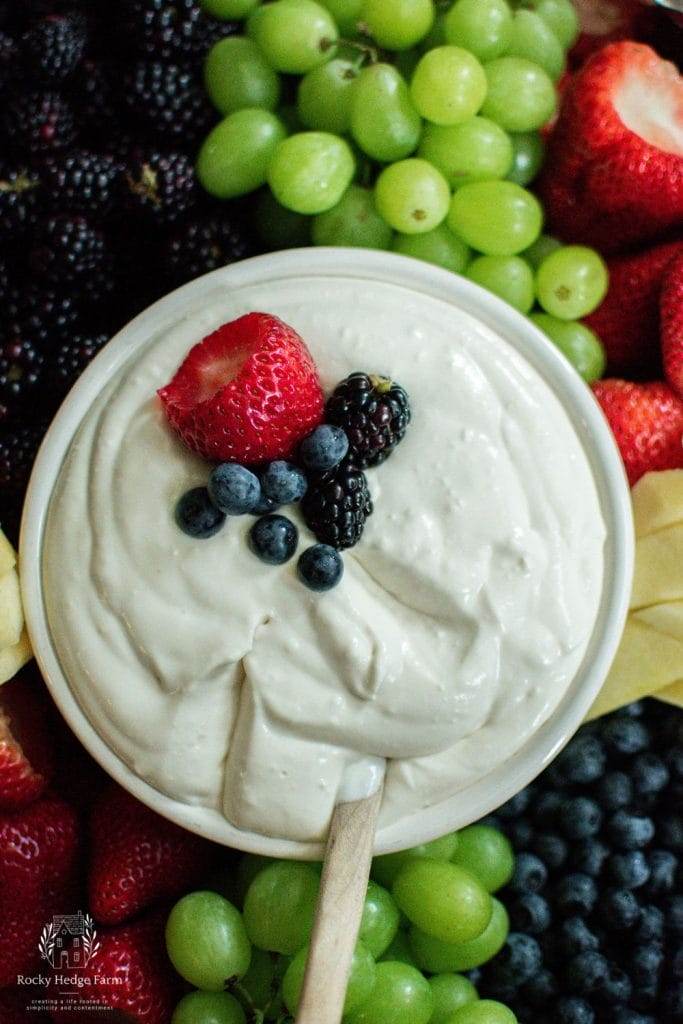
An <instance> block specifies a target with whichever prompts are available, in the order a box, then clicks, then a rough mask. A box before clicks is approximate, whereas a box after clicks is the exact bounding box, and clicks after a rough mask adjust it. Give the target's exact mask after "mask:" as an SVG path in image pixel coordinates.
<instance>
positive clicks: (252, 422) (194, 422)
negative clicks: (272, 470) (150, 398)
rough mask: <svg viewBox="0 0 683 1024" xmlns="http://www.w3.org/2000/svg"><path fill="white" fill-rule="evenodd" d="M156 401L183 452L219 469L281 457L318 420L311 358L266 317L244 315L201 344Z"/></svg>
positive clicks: (319, 399) (291, 334)
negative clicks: (225, 464) (223, 464)
mask: <svg viewBox="0 0 683 1024" xmlns="http://www.w3.org/2000/svg"><path fill="white" fill-rule="evenodd" d="M159 396H160V398H161V401H162V402H163V404H164V408H165V410H166V415H167V417H168V419H169V421H170V423H171V425H172V426H173V427H174V429H175V430H176V431H177V432H178V434H179V435H180V437H181V438H182V440H183V441H184V442H185V444H186V445H187V447H188V448H190V449H192V451H195V452H198V453H199V454H200V455H203V456H204V458H207V459H211V460H213V461H218V462H224V461H228V462H240V463H258V462H265V461H269V460H272V459H282V458H286V457H288V456H289V455H291V454H292V452H293V451H294V449H295V448H296V445H297V443H298V442H299V441H300V440H301V439H302V438H304V437H305V436H306V435H307V434H310V432H311V431H312V430H313V429H314V427H316V426H317V425H318V423H320V421H321V419H322V415H323V393H322V389H321V387H320V381H319V379H318V373H317V370H316V367H315V363H314V362H313V359H312V357H311V354H310V352H309V351H308V349H307V348H306V346H305V344H304V342H303V341H302V340H301V338H300V337H299V335H298V334H297V333H296V331H294V330H292V328H291V327H288V326H287V324H284V323H283V322H282V320H278V319H277V317H274V316H270V315H269V314H267V313H248V314H247V315H246V316H242V317H240V318H239V320H233V321H232V322H231V323H229V324H223V326H222V327H219V328H218V330H217V331H214V332H213V334H210V335H209V336H208V337H207V338H204V340H203V341H201V342H199V343H198V344H197V345H195V346H194V348H192V349H191V350H190V352H189V354H188V356H187V357H186V359H185V361H184V363H183V364H182V366H181V367H180V369H179V370H178V372H177V373H176V375H175V377H174V378H173V380H172V381H171V382H170V384H167V385H166V387H164V388H161V390H160V391H159Z"/></svg>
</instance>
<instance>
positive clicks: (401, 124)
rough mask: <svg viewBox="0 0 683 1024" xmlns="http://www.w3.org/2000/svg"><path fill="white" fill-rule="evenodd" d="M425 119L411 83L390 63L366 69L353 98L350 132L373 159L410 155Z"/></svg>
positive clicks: (382, 160) (400, 158) (357, 82)
mask: <svg viewBox="0 0 683 1024" xmlns="http://www.w3.org/2000/svg"><path fill="white" fill-rule="evenodd" d="M421 127H422V121H421V119H420V115H419V114H418V112H417V110H416V109H415V107H414V106H413V104H412V100H411V99H410V93H409V91H408V86H407V85H406V83H405V81H404V79H403V78H402V77H401V75H400V74H399V72H398V71H397V70H396V68H394V67H392V66H391V64H372V65H371V66H370V67H367V68H363V70H362V71H361V73H360V74H359V76H358V78H357V79H356V83H355V85H354V87H353V95H352V98H351V134H352V135H353V138H354V139H355V141H356V142H357V143H358V145H359V146H360V148H361V149H362V150H363V152H364V153H366V154H367V155H368V156H370V157H372V158H373V160H380V161H381V162H382V163H389V162H390V161H393V160H402V159H403V158H404V157H407V156H410V154H411V153H412V152H414V150H415V149H416V148H417V144H418V142H419V141H420V129H421Z"/></svg>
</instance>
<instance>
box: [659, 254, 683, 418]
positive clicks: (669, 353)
mask: <svg viewBox="0 0 683 1024" xmlns="http://www.w3.org/2000/svg"><path fill="white" fill-rule="evenodd" d="M661 321H662V326H661V335H662V359H663V361H664V373H665V374H666V379H667V380H668V382H669V384H670V385H671V387H672V388H673V389H674V391H675V392H677V394H678V395H680V396H681V398H683V243H681V252H680V255H678V256H677V257H676V258H675V259H674V260H673V261H672V262H671V263H670V264H669V267H668V269H667V272H666V275H665V277H664V284H663V286H662V298H661Z"/></svg>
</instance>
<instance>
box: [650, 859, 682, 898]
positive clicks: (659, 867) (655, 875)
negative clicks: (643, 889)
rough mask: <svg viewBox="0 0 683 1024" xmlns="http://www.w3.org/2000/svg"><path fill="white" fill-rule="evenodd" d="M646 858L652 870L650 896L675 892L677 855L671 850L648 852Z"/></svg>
mask: <svg viewBox="0 0 683 1024" xmlns="http://www.w3.org/2000/svg"><path fill="white" fill-rule="evenodd" d="M646 858H647V864H648V868H649V870H650V881H649V882H648V885H647V893H648V895H650V896H659V895H660V894H661V893H666V892H673V890H674V888H675V886H676V873H677V871H678V857H677V856H676V854H675V853H671V852H670V851H669V850H648V852H647V854H646Z"/></svg>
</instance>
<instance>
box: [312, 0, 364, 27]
mask: <svg viewBox="0 0 683 1024" xmlns="http://www.w3.org/2000/svg"><path fill="white" fill-rule="evenodd" d="M318 2H319V3H321V4H322V5H323V7H326V8H327V10H328V11H329V12H330V14H331V15H332V17H333V18H334V20H335V21H336V22H337V27H338V28H339V31H340V32H341V33H342V35H345V36H348V35H351V34H352V33H354V32H355V31H356V28H357V25H358V22H359V21H360V20H361V10H362V8H363V0H318Z"/></svg>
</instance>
